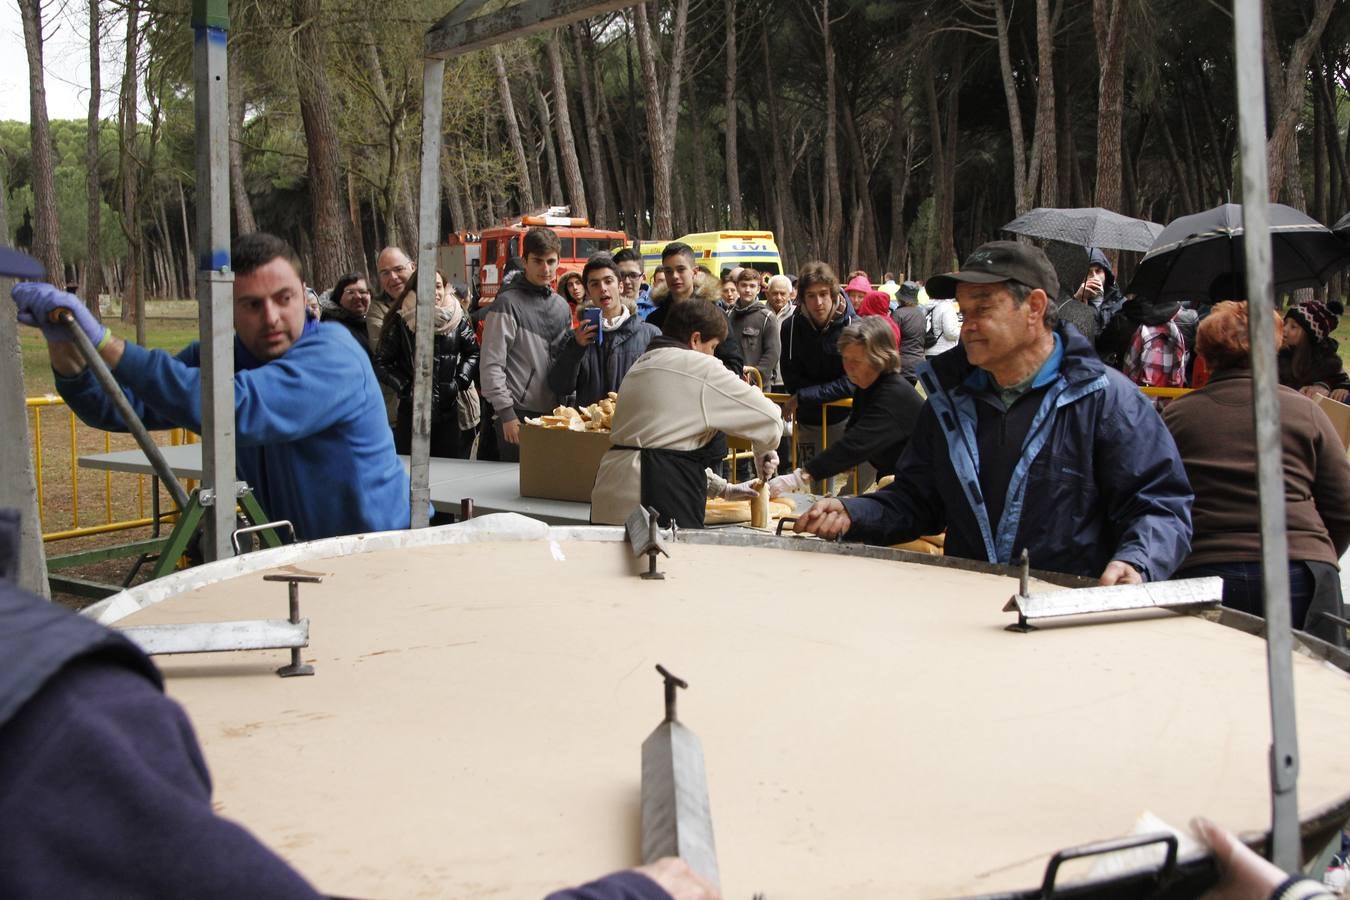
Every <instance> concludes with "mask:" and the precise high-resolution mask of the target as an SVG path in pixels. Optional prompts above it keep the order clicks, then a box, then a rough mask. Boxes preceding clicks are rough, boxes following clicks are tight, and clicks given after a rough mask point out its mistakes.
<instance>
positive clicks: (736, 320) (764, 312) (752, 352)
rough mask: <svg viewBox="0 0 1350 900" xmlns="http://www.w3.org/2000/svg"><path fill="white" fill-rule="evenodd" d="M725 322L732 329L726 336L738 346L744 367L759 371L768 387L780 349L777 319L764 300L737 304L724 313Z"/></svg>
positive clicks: (776, 364) (776, 365)
mask: <svg viewBox="0 0 1350 900" xmlns="http://www.w3.org/2000/svg"><path fill="white" fill-rule="evenodd" d="M727 321H728V322H729V323H730V326H731V327H730V331H729V333H731V334H734V335H735V336H736V340H737V342H738V343H739V344H740V345H741V355H742V357H744V359H745V365H747V366H754V367H755V368H756V369H758V370H759V374H760V375H762V376H764V383H765V384H766V385H767V384H768V383H769V382H770V381H772V380H773V372H774V369H776V368H777V367H778V358H779V356H780V355H781V350H782V347H781V344H780V342H779V336H778V320H777V318H776V317H775V316H774V314H773V313H772V312H771V311H770V310H769V307H768V305H767V304H765V302H764V301H763V300H755V301H754V302H753V303H748V304H746V305H745V306H741V305H740V304H739V303H738V304H736V305H735V306H733V307H732V308H731V310H730V311H729V312H728V313H727Z"/></svg>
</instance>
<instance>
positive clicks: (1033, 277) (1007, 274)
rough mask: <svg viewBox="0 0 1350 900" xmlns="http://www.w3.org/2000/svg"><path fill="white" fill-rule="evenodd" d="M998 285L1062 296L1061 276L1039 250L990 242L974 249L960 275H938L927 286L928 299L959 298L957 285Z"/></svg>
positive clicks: (1028, 245)
mask: <svg viewBox="0 0 1350 900" xmlns="http://www.w3.org/2000/svg"><path fill="white" fill-rule="evenodd" d="M958 281H964V282H966V283H967V284H996V283H998V282H1000V281H1017V282H1020V283H1022V284H1025V285H1026V286H1027V287H1030V288H1040V289H1041V290H1043V291H1045V292H1046V293H1047V294H1049V295H1050V299H1052V300H1053V299H1054V298H1056V297H1058V296H1059V276H1058V275H1056V274H1055V267H1054V266H1052V265H1050V259H1049V258H1048V257H1047V256H1046V255H1045V253H1044V252H1043V251H1042V250H1041V249H1040V248H1039V247H1033V246H1031V245H1030V244H1019V243H1018V242H1017V241H990V242H989V243H987V244H981V245H980V246H978V247H976V248H975V251H974V252H973V253H971V254H970V255H969V256H967V257H966V261H965V262H964V263H962V264H961V269H960V271H958V272H950V273H948V274H946V275H935V276H933V277H932V278H930V279H928V280H927V281H926V282H924V287H925V288H926V289H927V290H928V296H930V297H932V298H934V299H946V298H948V297H955V296H956V283H957V282H958Z"/></svg>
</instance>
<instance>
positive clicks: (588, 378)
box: [548, 315, 661, 406]
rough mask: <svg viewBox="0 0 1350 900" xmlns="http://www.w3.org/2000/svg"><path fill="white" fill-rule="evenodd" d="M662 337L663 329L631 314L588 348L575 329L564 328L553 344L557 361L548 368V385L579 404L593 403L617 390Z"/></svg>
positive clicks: (554, 356)
mask: <svg viewBox="0 0 1350 900" xmlns="http://www.w3.org/2000/svg"><path fill="white" fill-rule="evenodd" d="M660 336H661V329H659V328H657V327H656V326H655V325H649V324H648V323H646V322H644V321H642V320H641V319H639V318H638V317H637V316H633V315H630V316H629V317H628V318H627V319H626V320H624V323H623V324H622V325H620V326H619V327H618V328H616V329H614V330H613V331H607V332H605V335H604V341H602V342H600V343H597V342H595V341H592V342H591V343H589V344H587V345H586V346H585V347H583V346H581V345H580V344H578V343H577V342H576V338H574V337H573V336H572V332H571V331H564V332H563V333H562V334H561V335H560V336H559V337H558V340H557V341H555V342H554V345H553V361H552V363H551V364H550V365H549V369H548V386H549V389H550V390H552V391H553V392H554V393H556V394H557V395H558V396H560V397H569V396H575V398H576V399H575V400H573V401H570V402H573V403H575V404H576V405H577V406H590V405H591V404H592V403H598V402H599V401H601V400H603V399H604V398H605V396H606V395H607V394H608V393H609V392H610V391H617V390H618V389H619V384H620V383H621V382H622V381H623V376H625V375H627V374H628V370H629V369H631V368H632V367H633V363H635V362H637V360H638V357H639V356H641V355H642V354H644V353H646V352H647V346H648V345H649V344H651V342H652V341H654V340H655V339H656V338H659V337H660Z"/></svg>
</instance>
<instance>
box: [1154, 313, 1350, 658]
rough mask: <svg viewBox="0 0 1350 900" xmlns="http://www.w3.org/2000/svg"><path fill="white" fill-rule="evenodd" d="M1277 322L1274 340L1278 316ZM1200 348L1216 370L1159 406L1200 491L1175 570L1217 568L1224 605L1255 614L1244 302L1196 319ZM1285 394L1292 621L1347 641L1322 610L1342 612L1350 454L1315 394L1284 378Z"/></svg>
mask: <svg viewBox="0 0 1350 900" xmlns="http://www.w3.org/2000/svg"><path fill="white" fill-rule="evenodd" d="M1275 324H1276V326H1277V327H1276V330H1275V335H1276V345H1277V347H1278V346H1279V343H1280V342H1281V335H1280V329H1279V327H1278V326H1279V317H1278V316H1276V323H1275ZM1196 350H1197V351H1198V352H1199V354H1200V356H1201V358H1202V359H1203V360H1204V362H1205V364H1206V366H1208V368H1209V370H1210V372H1211V373H1212V374H1211V376H1210V380H1209V383H1208V384H1206V385H1205V386H1204V387H1203V388H1200V389H1199V390H1196V391H1193V392H1191V393H1190V394H1187V395H1186V396H1184V397H1181V398H1179V399H1177V400H1174V401H1173V402H1172V403H1171V404H1170V405H1169V406H1168V407H1167V409H1166V410H1164V411H1163V421H1164V422H1166V423H1167V428H1168V430H1169V431H1171V432H1172V437H1173V438H1174V439H1175V440H1176V444H1177V450H1179V451H1180V453H1181V460H1182V462H1183V463H1184V464H1185V466H1186V475H1187V477H1188V478H1189V479H1190V482H1191V489H1192V490H1193V491H1194V492H1195V505H1194V507H1193V508H1192V511H1191V516H1192V520H1193V522H1194V534H1193V536H1192V538H1191V554H1190V556H1189V557H1187V559H1186V561H1185V562H1184V563H1183V564H1182V566H1181V569H1180V570H1179V571H1178V572H1177V573H1176V575H1175V576H1174V577H1177V578H1193V577H1201V576H1206V575H1217V576H1219V577H1220V578H1222V579H1223V604H1224V606H1229V607H1232V608H1234V609H1238V610H1241V611H1242V612H1246V613H1251V614H1253V615H1258V616H1259V615H1263V614H1264V612H1265V602H1264V598H1263V595H1262V583H1261V574H1262V571H1261V522H1260V513H1259V509H1260V503H1259V498H1258V496H1257V488H1256V460H1257V449H1256V426H1255V423H1254V421H1253V417H1252V406H1251V401H1252V373H1251V344H1250V341H1249V338H1248V331H1247V304H1246V303H1237V302H1233V301H1225V302H1223V303H1219V304H1217V305H1216V306H1215V307H1214V309H1213V311H1212V312H1211V313H1210V314H1209V316H1208V317H1206V318H1205V320H1204V321H1202V322H1201V323H1200V326H1199V329H1198V330H1197V333H1196ZM1279 400H1280V426H1281V428H1280V431H1281V441H1280V447H1281V451H1282V453H1283V462H1284V493H1285V515H1286V519H1287V522H1288V526H1287V528H1288V538H1289V599H1290V603H1291V614H1292V622H1293V626H1294V627H1295V628H1298V629H1300V630H1303V631H1307V632H1309V633H1310V634H1314V635H1316V636H1318V637H1321V638H1322V639H1323V640H1326V641H1329V642H1331V643H1334V644H1337V645H1343V644H1344V640H1345V629H1344V627H1342V626H1341V625H1340V624H1338V623H1337V622H1335V621H1334V620H1332V619H1330V618H1327V617H1325V616H1323V615H1322V613H1329V614H1331V615H1334V616H1339V617H1343V611H1342V606H1343V600H1342V597H1341V582H1340V572H1339V568H1338V561H1339V559H1340V557H1341V555H1342V554H1344V553H1345V551H1346V549H1347V547H1350V462H1348V461H1347V460H1346V455H1345V447H1343V446H1342V445H1341V441H1340V438H1339V437H1338V436H1337V434H1336V431H1335V429H1334V428H1333V427H1332V425H1331V420H1330V419H1328V418H1327V416H1326V414H1325V413H1324V412H1322V410H1321V409H1319V408H1318V406H1317V404H1316V402H1314V401H1313V400H1311V399H1309V398H1308V397H1305V396H1303V395H1302V394H1300V393H1298V392H1297V391H1295V390H1293V389H1291V388H1288V387H1283V386H1281V387H1280V389H1279Z"/></svg>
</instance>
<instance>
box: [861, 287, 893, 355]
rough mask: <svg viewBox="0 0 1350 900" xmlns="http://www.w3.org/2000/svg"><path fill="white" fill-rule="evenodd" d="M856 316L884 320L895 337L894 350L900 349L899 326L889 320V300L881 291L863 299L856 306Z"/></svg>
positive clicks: (873, 292)
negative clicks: (876, 317) (877, 317)
mask: <svg viewBox="0 0 1350 900" xmlns="http://www.w3.org/2000/svg"><path fill="white" fill-rule="evenodd" d="M858 315H860V316H880V317H881V318H883V319H885V320H886V324H887V325H889V326H891V332H892V333H893V334H894V335H895V348H896V349H897V350H899V349H900V326H899V325H897V324H896V322H895V320H894V319H892V318H891V299H890V298H889V297H887V296H886V295H885V294H883V293H882V292H881V291H872V292H871V293H869V294H868V295H867V296H866V297H864V298H863V300H862V303H859V304H858Z"/></svg>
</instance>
